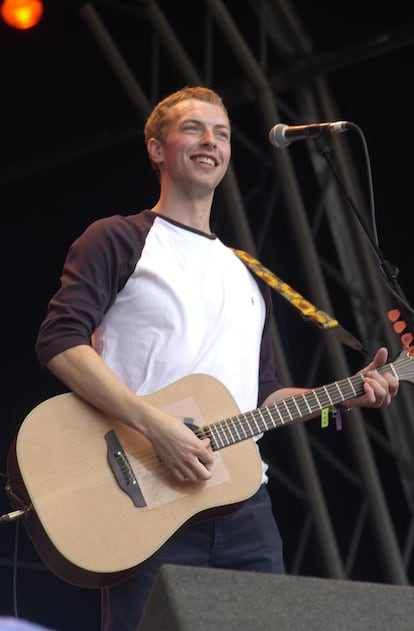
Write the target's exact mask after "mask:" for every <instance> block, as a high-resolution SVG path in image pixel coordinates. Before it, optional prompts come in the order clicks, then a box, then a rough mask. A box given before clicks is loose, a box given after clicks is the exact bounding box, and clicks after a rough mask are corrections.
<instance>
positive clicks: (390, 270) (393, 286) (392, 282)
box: [314, 131, 414, 340]
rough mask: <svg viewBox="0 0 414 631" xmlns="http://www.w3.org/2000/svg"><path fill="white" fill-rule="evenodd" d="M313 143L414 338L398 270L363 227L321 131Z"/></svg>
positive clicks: (413, 319) (413, 317) (412, 317)
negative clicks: (361, 231)
mask: <svg viewBox="0 0 414 631" xmlns="http://www.w3.org/2000/svg"><path fill="white" fill-rule="evenodd" d="M314 142H315V146H316V149H317V150H318V152H319V153H320V155H321V156H322V157H323V158H324V159H325V160H326V162H327V164H328V166H329V168H330V169H331V171H332V173H333V174H334V176H335V179H336V181H337V183H338V184H339V186H340V188H341V190H342V192H343V194H344V195H345V198H346V200H347V201H348V203H349V205H350V207H351V209H352V211H353V213H354V214H355V216H356V218H357V219H358V221H359V223H360V225H361V227H362V229H363V231H364V233H365V235H366V237H367V239H368V241H369V243H370V245H371V247H372V249H373V250H374V252H375V254H376V257H377V260H378V264H379V267H380V270H381V271H382V274H383V275H384V277H385V279H386V281H387V283H388V286H389V288H390V290H391V293H392V295H393V296H394V298H395V299H396V301H397V305H398V309H399V311H400V313H401V315H402V316H403V318H404V321H405V324H406V326H407V329H408V330H409V332H410V333H411V336H412V337H411V340H412V339H413V337H414V311H413V309H412V307H411V306H410V305H409V303H408V301H407V298H406V296H405V295H404V292H403V291H402V289H401V287H400V285H399V283H398V280H397V278H398V274H399V270H398V268H397V267H396V266H395V265H392V264H391V263H390V262H389V261H387V260H386V259H385V257H384V256H383V254H382V252H381V250H380V248H379V247H378V245H377V244H376V243H375V241H374V239H373V238H372V236H371V233H370V231H369V229H368V228H367V226H366V225H365V222H364V220H363V218H362V216H361V214H360V212H359V211H358V208H357V207H356V205H355V203H354V201H353V199H352V198H351V196H350V195H349V193H348V191H347V190H346V187H345V185H344V183H343V181H342V179H341V177H340V175H339V173H338V170H337V169H336V167H335V165H334V163H333V161H332V158H331V152H330V149H329V146H328V143H327V142H326V139H325V134H324V132H323V131H321V134H320V136H319V137H318V138H314Z"/></svg>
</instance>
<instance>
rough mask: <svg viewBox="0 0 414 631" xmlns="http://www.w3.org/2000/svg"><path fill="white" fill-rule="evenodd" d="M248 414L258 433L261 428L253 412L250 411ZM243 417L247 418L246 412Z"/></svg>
mask: <svg viewBox="0 0 414 631" xmlns="http://www.w3.org/2000/svg"><path fill="white" fill-rule="evenodd" d="M249 416H251V417H252V418H253V421H254V424H255V425H256V428H257V433H258V434H260V432H261V431H262V430H261V428H260V426H259V425H258V423H257V420H256V417H255V415H254V413H253V412H250V414H249ZM245 418H247V414H245Z"/></svg>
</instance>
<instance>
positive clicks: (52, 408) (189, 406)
mask: <svg viewBox="0 0 414 631" xmlns="http://www.w3.org/2000/svg"><path fill="white" fill-rule="evenodd" d="M144 398H145V399H146V400H147V401H148V402H150V403H151V404H153V405H155V406H156V407H158V408H159V409H163V410H165V411H167V412H169V413H171V414H174V415H175V416H178V417H183V418H184V417H190V418H191V419H192V420H193V421H194V423H195V424H196V425H198V426H202V425H205V424H206V423H212V422H216V421H218V420H220V419H221V418H223V416H224V415H226V416H228V417H231V416H233V415H235V414H239V410H238V408H237V405H236V403H235V402H234V400H233V398H232V396H231V395H230V393H229V392H228V390H227V389H226V388H225V387H224V386H223V385H222V384H221V383H220V382H219V381H218V380H216V379H214V378H213V377H209V376H207V375H191V376H189V377H185V378H183V379H181V380H179V381H177V382H175V383H173V384H171V385H170V386H168V387H166V388H164V389H162V390H159V391H157V392H155V393H152V394H150V395H147V396H145V397H144ZM108 432H111V433H115V435H116V437H117V440H118V441H119V444H120V446H121V448H122V451H123V453H124V456H125V457H126V459H127V460H126V462H125V463H124V460H123V459H121V460H120V458H119V457H118V455H117V454H116V460H120V462H121V466H120V472H121V474H122V475H124V474H125V472H126V473H127V474H128V475H127V476H126V480H127V482H126V487H131V486H135V487H139V491H140V494H141V496H142V498H143V503H142V504H143V505H139V506H137V505H136V504H135V503H134V501H133V499H131V496H130V495H129V493H128V492H127V491H126V490H125V488H123V487H122V485H121V484H120V483H119V480H117V477H116V475H114V471H113V469H112V468H111V466H110V461H109V459H108V444H107V441H106V438H105V437H106V435H107V433H108ZM7 466H8V476H9V493H10V496H11V498H12V502H13V503H14V504H15V505H16V507H17V508H22V507H27V506H29V507H30V510H28V511H27V513H26V515H25V518H24V520H25V526H26V529H27V531H28V534H29V536H30V538H31V540H32V543H33V545H34V547H35V548H36V550H37V552H38V553H39V556H40V557H41V558H42V560H43V561H44V562H45V564H46V566H48V567H49V569H50V570H51V571H52V572H53V573H55V574H56V575H57V576H59V577H60V578H62V579H63V580H66V581H68V582H70V583H73V584H75V585H78V586H81V587H101V586H104V585H109V584H113V583H116V582H119V581H121V580H123V579H125V578H127V577H128V576H130V575H132V574H133V573H135V572H136V571H137V570H138V569H139V565H140V564H142V563H144V562H145V561H146V560H147V559H148V558H149V557H150V556H152V555H153V554H154V553H155V552H156V551H157V550H158V549H159V548H160V547H161V546H162V545H163V543H165V542H166V541H167V540H168V539H169V538H170V537H171V536H172V535H173V534H174V533H175V532H176V531H177V530H178V529H179V528H181V527H182V526H184V525H186V524H188V523H190V522H191V521H193V520H199V519H205V518H208V517H214V516H215V514H217V513H216V511H218V513H219V514H221V513H222V512H223V511H224V512H226V511H227V510H233V509H234V508H236V507H237V505H238V504H240V503H241V502H244V501H245V500H246V499H248V498H249V497H250V496H252V495H253V494H254V493H255V492H256V490H257V489H258V487H259V485H260V482H261V478H262V466H261V460H260V456H259V453H258V449H257V446H256V444H255V442H254V440H253V439H252V438H249V439H248V440H243V441H242V442H239V443H237V444H235V445H232V448H231V449H224V450H221V451H219V452H215V462H214V465H213V476H212V479H211V480H208V481H206V482H201V483H185V484H181V483H178V482H176V481H175V480H174V479H173V478H172V476H171V475H170V474H169V472H168V471H167V470H166V468H165V467H163V465H162V463H161V462H160V461H159V460H158V459H157V457H156V454H155V452H154V450H153V449H152V446H151V443H150V442H149V441H147V440H146V439H145V438H144V437H143V436H142V435H141V434H139V433H138V432H136V431H134V430H132V429H131V428H129V427H127V426H125V425H124V424H123V423H121V422H119V421H117V420H115V419H111V418H109V417H107V416H105V415H103V414H102V413H101V412H99V411H98V410H96V409H95V408H94V407H92V406H90V405H88V404H87V403H86V402H85V401H83V400H82V399H80V398H78V397H77V396H76V395H74V394H73V393H66V394H61V395H57V396H55V397H52V398H51V399H48V400H46V401H44V402H43V403H41V404H40V405H38V406H37V407H36V408H34V409H33V410H32V411H31V412H30V413H29V414H28V416H27V417H26V418H25V419H24V421H23V423H22V425H21V427H20V429H19V431H18V434H17V436H16V439H15V441H14V443H13V444H12V446H11V448H10V450H9V455H8V463H7ZM129 468H130V471H129ZM129 474H131V475H132V480H133V482H131V478H130V477H129Z"/></svg>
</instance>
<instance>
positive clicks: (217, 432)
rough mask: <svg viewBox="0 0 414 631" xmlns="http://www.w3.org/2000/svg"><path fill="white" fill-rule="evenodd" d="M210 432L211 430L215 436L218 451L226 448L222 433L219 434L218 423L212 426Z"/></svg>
mask: <svg viewBox="0 0 414 631" xmlns="http://www.w3.org/2000/svg"><path fill="white" fill-rule="evenodd" d="M210 430H211V433H212V434H213V435H214V443H215V445H216V446H217V449H221V448H222V447H225V445H224V443H223V441H222V440H221V433H220V432H219V428H218V423H215V424H214V425H210ZM213 430H214V431H213ZM217 439H219V440H217Z"/></svg>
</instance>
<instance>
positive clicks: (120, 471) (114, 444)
mask: <svg viewBox="0 0 414 631" xmlns="http://www.w3.org/2000/svg"><path fill="white" fill-rule="evenodd" d="M105 440H106V444H107V448H108V462H109V465H110V467H111V469H112V472H113V474H114V476H115V478H116V481H117V482H118V485H119V487H120V488H121V489H122V490H123V491H124V493H126V494H127V495H129V497H130V498H131V500H132V501H133V503H134V505H135V506H137V507H139V508H141V507H143V506H146V505H147V503H146V501H145V499H144V496H143V494H142V491H141V489H140V487H139V484H138V480H137V479H136V477H135V474H134V472H133V470H132V467H131V465H130V463H129V460H128V457H127V455H126V453H125V451H124V450H123V448H122V446H121V443H120V442H119V440H118V437H117V435H116V434H115V432H114V430H111V431H110V432H107V433H106V434H105Z"/></svg>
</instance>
